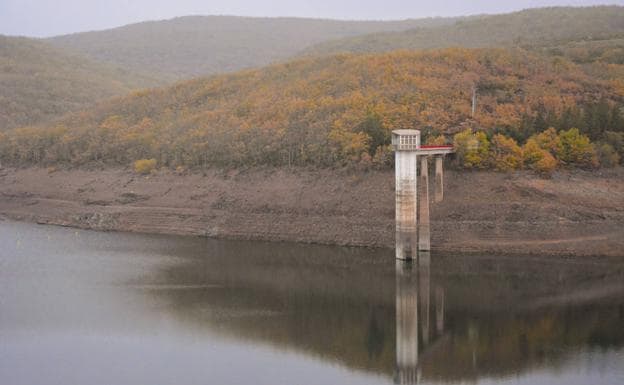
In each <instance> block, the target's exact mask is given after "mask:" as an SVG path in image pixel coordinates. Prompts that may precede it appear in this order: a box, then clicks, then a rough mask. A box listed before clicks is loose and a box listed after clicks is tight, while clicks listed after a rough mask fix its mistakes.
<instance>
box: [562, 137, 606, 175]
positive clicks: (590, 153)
mask: <svg viewBox="0 0 624 385" xmlns="http://www.w3.org/2000/svg"><path fill="white" fill-rule="evenodd" d="M557 159H559V161H560V162H561V163H563V164H566V165H572V166H578V167H588V168H589V167H596V166H598V156H597V154H596V149H595V148H594V145H593V144H592V143H591V142H590V140H589V138H588V137H587V136H585V135H582V134H581V133H580V132H579V130H578V129H577V128H571V129H569V130H567V131H561V132H560V133H559V143H558V145H557Z"/></svg>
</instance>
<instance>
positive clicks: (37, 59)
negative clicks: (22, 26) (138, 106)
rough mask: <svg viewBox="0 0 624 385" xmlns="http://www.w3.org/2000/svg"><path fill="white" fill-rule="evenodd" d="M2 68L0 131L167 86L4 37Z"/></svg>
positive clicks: (31, 42)
mask: <svg viewBox="0 0 624 385" xmlns="http://www.w3.org/2000/svg"><path fill="white" fill-rule="evenodd" d="M0 63H1V65H0V131H2V130H6V129H9V128H13V127H18V126H24V125H31V124H37V123H41V122H45V121H48V120H50V119H52V118H55V117H58V116H60V115H62V114H64V113H67V112H71V111H76V110H79V109H81V108H84V107H87V106H89V105H91V104H93V103H94V102H96V101H98V100H101V99H104V98H109V97H112V96H116V95H123V94H127V93H129V92H130V91H131V90H133V89H137V88H144V87H146V86H153V85H158V84H162V83H161V82H160V81H159V80H158V79H155V78H149V77H146V76H143V75H137V74H135V73H131V72H129V71H127V70H123V69H119V68H115V67H113V66H110V65H104V64H102V63H97V62H94V61H92V60H89V59H87V58H85V57H83V56H81V55H77V54H70V53H67V52H65V51H64V50H62V49H59V48H57V47H55V46H53V45H51V44H49V43H46V42H45V41H41V40H36V39H29V38H23V37H8V36H2V35H0Z"/></svg>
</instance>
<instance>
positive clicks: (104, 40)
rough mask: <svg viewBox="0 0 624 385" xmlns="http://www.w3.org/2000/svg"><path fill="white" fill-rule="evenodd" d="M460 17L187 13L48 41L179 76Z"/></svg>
mask: <svg viewBox="0 0 624 385" xmlns="http://www.w3.org/2000/svg"><path fill="white" fill-rule="evenodd" d="M457 20H458V18H428V19H418V20H403V21H339V20H323V19H304V18H290V17H281V18H252V17H239V16H185V17H177V18H174V19H170V20H162V21H149V22H142V23H137V24H130V25H127V26H123V27H119V28H114V29H109V30H104V31H93V32H84V33H76V34H71V35H64V36H58V37H53V38H50V39H48V41H49V42H51V43H53V44H55V45H57V46H59V47H62V48H69V49H71V50H73V51H75V52H79V53H82V54H85V55H87V56H89V57H90V58H92V59H94V60H98V61H102V62H107V63H111V64H115V65H117V66H120V67H123V68H126V69H128V70H132V71H138V72H145V73H152V74H157V75H158V76H161V77H165V78H166V79H169V80H177V79H183V78H190V77H196V76H204V75H210V74H216V73H223V72H231V71H236V70H240V69H245V68H252V67H259V66H263V65H267V64H270V63H272V62H275V61H279V60H283V59H286V58H288V57H290V56H293V55H295V54H296V53H298V52H300V51H301V50H303V49H305V48H306V47H309V46H311V45H313V44H317V43H320V42H323V41H326V40H330V39H337V38H342V37H351V36H357V35H362V34H369V33H375V32H384V31H401V30H406V29H410V28H416V27H423V28H424V27H427V28H428V27H434V26H442V25H449V24H452V23H454V22H455V21H457Z"/></svg>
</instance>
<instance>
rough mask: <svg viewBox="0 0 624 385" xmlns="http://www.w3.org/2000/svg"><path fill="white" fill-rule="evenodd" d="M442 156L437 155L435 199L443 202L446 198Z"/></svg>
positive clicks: (437, 201)
mask: <svg viewBox="0 0 624 385" xmlns="http://www.w3.org/2000/svg"><path fill="white" fill-rule="evenodd" d="M443 161H444V158H443V157H442V156H436V157H435V201H436V203H440V202H442V200H443V199H444V170H443Z"/></svg>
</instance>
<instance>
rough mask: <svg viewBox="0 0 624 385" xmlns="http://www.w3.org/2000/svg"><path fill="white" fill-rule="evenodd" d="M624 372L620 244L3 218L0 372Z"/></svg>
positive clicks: (202, 375)
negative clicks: (595, 246)
mask: <svg viewBox="0 0 624 385" xmlns="http://www.w3.org/2000/svg"><path fill="white" fill-rule="evenodd" d="M416 381H420V382H421V383H436V384H450V383H479V384H566V385H570V384H614V385H615V384H618V385H621V384H624V260H622V261H617V260H616V261H614V260H604V259H586V260H583V261H581V260H573V259H568V260H562V259H543V258H542V259H536V258H526V257H525V258H509V257H457V256H436V255H434V256H432V258H431V263H430V264H429V266H420V267H418V266H414V265H402V264H396V263H395V261H394V259H393V255H392V251H370V250H362V249H344V248H331V247H317V246H302V245H288V244H267V243H249V242H226V241H215V240H204V239H192V238H177V237H157V236H143V235H129V234H111V233H96V232H88V231H80V230H78V231H77V230H74V229H64V228H55V227H42V226H36V225H30V224H20V223H11V222H0V384H7V385H19V384H28V385H37V384H46V385H51V384H63V385H68V384H116V385H121V384H150V385H156V384H168V385H169V384H170V385H179V384H392V383H415V382H416Z"/></svg>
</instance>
